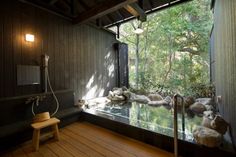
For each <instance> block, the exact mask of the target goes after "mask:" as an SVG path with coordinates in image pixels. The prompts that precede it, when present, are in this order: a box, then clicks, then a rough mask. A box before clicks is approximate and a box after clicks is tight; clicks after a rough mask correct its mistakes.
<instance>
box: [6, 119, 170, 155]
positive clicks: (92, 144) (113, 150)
mask: <svg viewBox="0 0 236 157" xmlns="http://www.w3.org/2000/svg"><path fill="white" fill-rule="evenodd" d="M60 137H61V138H60V141H55V140H48V141H46V142H45V143H41V144H40V147H39V150H38V151H37V152H34V151H33V148H32V144H31V141H29V142H26V143H24V144H22V145H19V147H18V148H16V149H15V150H13V151H11V152H8V153H7V154H5V155H4V157H172V156H173V154H171V153H168V152H166V151H163V150H161V149H158V148H156V147H153V146H150V145H147V144H144V143H142V142H139V141H137V140H134V139H131V138H128V137H125V136H122V135H120V134H117V133H115V132H112V131H109V130H107V129H104V128H101V127H99V126H96V125H93V124H90V123H87V122H76V123H74V124H71V125H69V126H67V127H65V128H63V129H60Z"/></svg>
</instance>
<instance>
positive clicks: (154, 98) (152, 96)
mask: <svg viewBox="0 0 236 157" xmlns="http://www.w3.org/2000/svg"><path fill="white" fill-rule="evenodd" d="M148 98H149V99H150V100H151V101H159V100H163V98H162V96H161V95H159V94H157V93H156V94H149V95H148Z"/></svg>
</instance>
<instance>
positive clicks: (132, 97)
mask: <svg viewBox="0 0 236 157" xmlns="http://www.w3.org/2000/svg"><path fill="white" fill-rule="evenodd" d="M123 95H124V96H125V97H126V99H127V100H130V101H136V102H139V103H144V104H147V103H148V102H149V101H150V99H149V98H148V97H146V96H145V95H136V94H134V93H132V92H130V91H124V92H123Z"/></svg>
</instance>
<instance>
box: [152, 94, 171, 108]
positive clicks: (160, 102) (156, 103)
mask: <svg viewBox="0 0 236 157" xmlns="http://www.w3.org/2000/svg"><path fill="white" fill-rule="evenodd" d="M170 103H171V97H169V96H167V97H166V98H165V99H164V100H158V101H149V102H148V105H152V106H161V105H164V106H167V105H168V106H169V104H170Z"/></svg>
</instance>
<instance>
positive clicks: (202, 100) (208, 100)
mask: <svg viewBox="0 0 236 157" xmlns="http://www.w3.org/2000/svg"><path fill="white" fill-rule="evenodd" d="M196 102H200V103H201V104H203V105H211V106H212V105H213V99H212V98H198V99H196Z"/></svg>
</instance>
